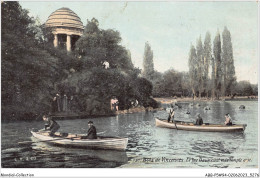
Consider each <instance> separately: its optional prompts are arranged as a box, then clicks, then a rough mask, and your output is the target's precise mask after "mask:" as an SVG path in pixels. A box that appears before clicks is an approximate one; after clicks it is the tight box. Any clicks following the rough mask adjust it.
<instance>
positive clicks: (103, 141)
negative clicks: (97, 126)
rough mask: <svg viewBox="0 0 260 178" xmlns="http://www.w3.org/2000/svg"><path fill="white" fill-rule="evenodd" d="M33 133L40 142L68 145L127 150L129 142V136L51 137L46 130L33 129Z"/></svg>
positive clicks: (71, 135)
mask: <svg viewBox="0 0 260 178" xmlns="http://www.w3.org/2000/svg"><path fill="white" fill-rule="evenodd" d="M31 133H32V135H33V136H34V137H35V138H37V139H39V140H40V142H46V143H51V144H57V145H62V146H68V147H84V148H91V149H110V150H125V149H126V147H127V143H128V138H120V137H98V138H97V139H80V136H82V135H75V134H69V135H68V136H66V137H61V136H56V137H51V136H49V135H47V134H46V132H34V131H31Z"/></svg>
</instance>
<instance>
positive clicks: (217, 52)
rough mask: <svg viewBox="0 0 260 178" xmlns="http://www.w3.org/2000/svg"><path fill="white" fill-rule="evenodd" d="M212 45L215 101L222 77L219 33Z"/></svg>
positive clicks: (219, 93)
mask: <svg viewBox="0 0 260 178" xmlns="http://www.w3.org/2000/svg"><path fill="white" fill-rule="evenodd" d="M213 43H214V46H213V53H214V59H215V70H216V76H215V87H216V94H217V99H219V97H220V95H221V88H222V75H223V71H222V60H221V40H220V34H219V32H217V34H216V37H215V39H214V42H213Z"/></svg>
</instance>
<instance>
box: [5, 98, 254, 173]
mask: <svg viewBox="0 0 260 178" xmlns="http://www.w3.org/2000/svg"><path fill="white" fill-rule="evenodd" d="M241 104H242V103H241V102H238V101H236V102H223V101H222V102H219V101H214V102H201V103H200V106H198V104H197V103H194V104H193V106H191V105H190V104H189V103H180V105H181V106H182V108H179V109H177V110H176V111H175V118H176V119H178V120H184V121H194V120H195V117H196V114H197V113H201V115H202V117H203V120H204V122H209V123H218V124H219V123H223V122H224V114H225V113H227V112H229V113H230V115H231V117H232V119H233V121H234V122H235V123H237V124H238V123H241V124H247V128H246V130H245V132H236V133H214V132H192V131H183V130H175V129H166V128H159V127H155V122H154V118H153V117H154V116H159V117H161V118H165V119H166V118H167V116H168V115H167V113H166V111H158V112H143V113H134V114H126V115H118V116H115V117H104V118H95V119H92V120H93V121H94V124H95V125H96V127H97V132H102V133H103V134H102V135H103V136H121V137H128V139H129V141H128V146H127V149H126V151H123V152H122V151H113V150H88V149H82V148H81V149H79V148H66V147H58V146H53V145H49V144H47V143H42V142H37V141H36V140H35V138H32V136H31V134H30V132H29V131H30V129H31V128H38V129H39V128H42V127H43V123H42V122H41V121H34V122H17V123H3V124H2V150H1V153H2V158H1V159H2V167H40V168H41V167H56V168H58V167H60V168H63V167H66V168H71V167H74V168H76V167H84V168H96V167H107V168H110V167H171V168H183V167H185V168H189V167H208V168H211V167H220V168H223V167H231V168H235V167H242V168H254V167H256V166H258V165H257V162H258V158H257V155H258V147H257V143H258V138H257V131H258V130H257V129H258V128H257V125H258V120H257V112H258V111H257V102H246V103H243V104H244V105H246V108H247V109H246V110H245V111H241V110H239V109H238V107H239V105H241ZM206 106H209V107H210V108H211V110H207V111H205V109H204V107H206ZM165 107H166V106H165ZM187 110H189V111H190V114H186V111H187ZM89 120H90V119H78V120H59V121H58V122H59V124H60V125H61V129H60V131H61V132H69V133H86V132H87V129H88V126H87V123H88V121H89ZM21 126H23V129H21ZM31 139H33V140H34V141H35V142H34V143H33V144H27V145H18V144H17V143H18V142H21V141H30V140H31ZM163 157H164V158H167V159H179V160H182V162H167V161H165V159H164V161H163V160H162V158H163ZM144 158H158V160H160V159H161V160H160V161H158V162H144V161H143V159H144ZM218 158H223V159H226V160H227V161H224V162H220V161H212V162H206V161H202V159H204V160H212V159H218ZM239 158H241V159H243V160H244V159H248V160H249V161H247V162H238V161H236V160H238V159H239ZM196 159H197V161H194V160H196ZM199 159H201V160H200V161H198V160H199ZM190 160H193V161H190Z"/></svg>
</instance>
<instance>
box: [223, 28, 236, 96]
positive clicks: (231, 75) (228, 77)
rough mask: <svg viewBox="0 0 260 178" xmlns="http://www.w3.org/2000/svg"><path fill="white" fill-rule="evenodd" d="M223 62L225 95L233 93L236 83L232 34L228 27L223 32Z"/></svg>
mask: <svg viewBox="0 0 260 178" xmlns="http://www.w3.org/2000/svg"><path fill="white" fill-rule="evenodd" d="M222 39H223V45H222V61H223V73H224V81H223V86H224V89H223V90H224V94H225V95H226V94H231V95H232V93H233V89H234V85H235V82H236V76H235V67H234V58H233V47H232V42H231V34H230V32H229V30H228V29H227V27H225V28H224V31H223V32H222Z"/></svg>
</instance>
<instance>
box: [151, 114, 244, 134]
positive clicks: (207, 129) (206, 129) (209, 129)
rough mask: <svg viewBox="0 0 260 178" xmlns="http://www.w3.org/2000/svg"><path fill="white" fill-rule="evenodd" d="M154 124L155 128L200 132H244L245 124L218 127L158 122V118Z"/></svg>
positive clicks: (177, 122) (165, 121)
mask: <svg viewBox="0 0 260 178" xmlns="http://www.w3.org/2000/svg"><path fill="white" fill-rule="evenodd" d="M155 124H156V126H157V127H164V128H171V129H177V130H188V131H201V132H235V131H244V130H245V128H246V126H247V125H246V124H243V125H237V124H235V125H232V126H227V125H218V124H203V125H194V124H193V123H192V122H184V121H175V122H173V123H172V122H167V120H160V119H159V118H158V117H156V118H155Z"/></svg>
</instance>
